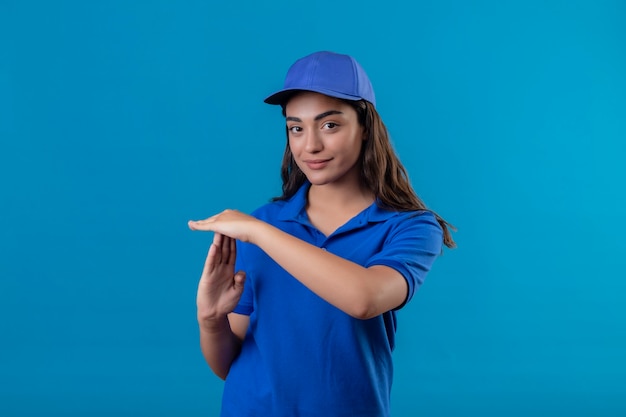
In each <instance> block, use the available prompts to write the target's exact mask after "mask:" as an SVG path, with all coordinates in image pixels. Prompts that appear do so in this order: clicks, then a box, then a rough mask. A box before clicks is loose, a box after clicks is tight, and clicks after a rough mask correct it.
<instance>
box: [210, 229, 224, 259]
mask: <svg viewBox="0 0 626 417" xmlns="http://www.w3.org/2000/svg"><path fill="white" fill-rule="evenodd" d="M223 241H224V235H222V234H221V233H215V234H214V235H213V244H214V245H215V246H216V249H217V254H216V255H215V262H216V263H220V262H222V259H223V255H222V245H223Z"/></svg>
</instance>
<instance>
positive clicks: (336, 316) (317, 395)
mask: <svg viewBox="0 0 626 417" xmlns="http://www.w3.org/2000/svg"><path fill="white" fill-rule="evenodd" d="M309 186H310V184H308V183H306V184H305V185H303V186H302V187H301V188H300V190H299V191H298V192H297V193H296V194H295V195H294V196H293V197H292V198H291V199H289V200H288V201H276V202H273V203H270V204H267V205H265V206H263V207H261V208H259V209H258V210H256V211H255V212H254V213H253V216H255V217H257V218H258V219H260V220H263V221H265V222H267V223H270V224H272V225H274V226H276V227H277V228H279V229H281V230H283V231H285V232H287V233H289V234H291V235H293V236H295V237H297V238H299V239H302V240H304V241H306V242H309V243H311V244H313V245H315V246H318V247H320V248H323V249H325V250H327V251H329V252H331V253H334V254H336V255H338V256H341V257H342V258H345V259H348V260H350V261H352V262H355V263H357V264H359V265H362V266H364V267H370V266H372V265H386V266H389V267H391V268H393V269H395V270H397V271H398V272H400V273H401V274H402V276H403V277H404V278H405V279H406V281H407V284H408V289H409V291H408V297H407V301H408V300H410V299H411V297H412V296H413V294H414V293H415V291H416V290H417V288H418V287H419V286H420V285H421V284H422V282H423V281H424V277H425V276H426V273H427V272H428V271H429V270H430V267H431V265H432V263H433V262H434V260H435V258H436V257H437V256H438V255H439V253H440V252H441V247H442V230H441V227H440V226H439V224H438V222H437V220H436V219H435V217H434V216H433V214H431V213H430V212H427V211H420V212H397V211H389V210H384V209H381V208H380V207H378V205H377V204H376V203H374V204H372V205H371V206H370V207H368V208H367V209H365V210H363V211H362V212H361V213H359V214H358V215H357V216H355V217H354V218H352V219H351V220H349V221H348V222H347V223H346V224H344V225H343V226H341V227H340V228H338V229H337V230H336V231H335V232H333V233H332V234H331V235H330V236H325V235H324V234H323V233H321V232H320V231H319V230H317V229H316V228H315V227H314V226H313V225H311V223H310V222H309V219H308V216H307V214H306V211H305V207H306V199H307V192H308V189H309ZM237 250H238V252H237V265H236V268H237V270H243V271H246V274H247V278H246V283H245V289H244V293H243V295H242V297H241V300H240V302H239V305H238V306H237V307H236V308H235V310H234V311H235V312H236V313H239V314H245V315H249V316H250V326H249V328H248V332H247V334H246V337H245V339H244V342H243V345H242V349H241V353H240V354H239V356H238V357H237V358H236V359H235V361H234V362H233V364H232V366H231V368H230V372H229V374H228V376H227V378H226V383H225V385H224V393H223V397H222V414H221V415H222V416H223V417H227V416H228V417H231V416H232V417H245V416H255V417H258V416H263V417H265V416H268V417H269V416H271V417H296V416H300V417H320V416H321V417H344V416H345V417H347V416H350V417H383V416H388V415H389V399H390V398H389V397H390V391H391V382H392V377H393V366H392V360H391V359H392V358H391V352H392V351H393V349H394V345H395V332H396V312H395V311H388V312H386V313H384V314H381V315H379V316H377V317H374V318H371V319H368V320H359V319H355V318H353V317H351V316H349V315H348V314H346V313H344V312H342V311H341V310H339V309H338V308H336V307H334V306H332V305H331V304H329V303H327V302H326V301H324V300H323V299H322V298H320V297H319V296H317V295H316V294H314V293H313V292H312V291H310V290H309V289H308V288H306V287H305V286H304V285H302V284H301V283H300V282H299V281H298V280H296V279H295V278H293V276H291V275H290V274H288V273H287V272H286V271H285V270H284V269H283V268H282V267H281V266H280V265H278V264H277V263H276V262H274V261H273V260H272V259H271V258H270V257H269V256H267V255H266V254H265V253H264V252H263V251H262V250H261V249H259V248H258V247H257V246H254V245H252V244H247V243H240V242H238V248H237ZM337 279H341V277H340V276H337Z"/></svg>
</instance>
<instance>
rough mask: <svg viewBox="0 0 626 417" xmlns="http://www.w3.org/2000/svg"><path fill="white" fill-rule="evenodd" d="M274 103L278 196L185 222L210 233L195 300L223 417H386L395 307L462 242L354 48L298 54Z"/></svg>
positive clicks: (203, 350) (389, 387)
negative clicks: (424, 183) (280, 146)
mask: <svg viewBox="0 0 626 417" xmlns="http://www.w3.org/2000/svg"><path fill="white" fill-rule="evenodd" d="M265 101H266V102H267V103H270V104H278V105H281V106H282V108H283V113H284V115H285V121H286V124H287V128H286V131H287V146H286V148H285V154H284V157H283V166H282V178H283V194H282V196H280V197H278V198H275V199H274V200H273V201H272V202H271V203H269V204H267V205H264V206H263V207H261V208H259V209H258V210H256V211H255V212H254V213H253V214H252V215H251V216H250V215H246V214H243V213H241V212H238V211H235V210H226V211H223V212H222V213H219V214H217V215H215V216H212V217H209V218H208V219H206V220H201V221H190V222H189V227H190V228H191V229H192V230H203V231H212V232H215V234H214V240H213V244H212V245H211V247H210V249H209V253H208V256H207V258H206V262H205V265H204V270H203V272H202V276H201V278H200V283H199V286H198V295H197V307H198V322H199V326H200V342H201V347H202V352H203V354H204V357H205V358H206V361H207V362H208V364H209V366H210V367H211V369H212V370H213V371H214V372H215V374H217V375H218V376H219V377H221V378H223V379H225V380H226V383H225V386H224V393H223V400H222V416H237V417H242V416H273V417H275V416H285V417H294V416H311V417H320V416H324V417H335V416H336V417H340V416H363V417H366V416H367V417H370V416H371V417H374V416H376V417H380V416H388V415H389V412H390V411H389V397H390V389H391V382H392V371H393V368H392V360H391V352H392V350H393V349H394V344H395V330H396V311H397V310H398V309H399V308H401V307H402V306H403V305H404V304H405V303H406V302H408V301H409V300H410V299H411V297H412V296H413V294H414V292H415V291H416V289H417V288H418V287H419V285H420V284H421V283H422V282H423V280H424V277H425V276H426V273H427V272H428V271H429V270H430V268H431V265H432V263H433V261H434V260H435V258H436V257H437V256H438V255H439V254H440V252H441V250H442V245H443V244H445V245H446V246H448V247H454V242H453V240H452V238H451V236H450V232H449V230H448V227H449V225H448V224H447V223H446V222H445V221H444V220H443V219H441V218H440V217H439V216H437V215H436V214H435V213H433V212H432V211H429V210H427V209H426V207H425V206H424V204H423V203H422V201H421V200H420V199H419V198H418V197H417V195H416V194H415V192H414V191H413V189H412V188H411V186H410V184H409V181H408V179H407V175H406V172H405V169H404V168H403V166H402V164H401V163H400V161H399V160H398V158H397V156H396V155H395V153H394V151H393V149H392V146H391V143H390V141H389V137H388V133H387V130H386V128H385V126H384V124H383V122H382V121H381V119H380V117H379V115H378V113H377V112H376V109H375V105H376V100H375V96H374V91H373V89H372V86H371V84H370V81H369V79H368V77H367V75H366V73H365V72H364V71H363V69H362V68H361V66H360V65H359V64H358V63H357V62H356V61H355V60H354V59H353V58H352V57H350V56H347V55H342V54H336V53H331V52H317V53H314V54H311V55H308V56H306V57H304V58H301V59H299V60H298V61H296V63H294V64H293V65H292V66H291V68H290V69H289V71H288V73H287V76H286V79H285V86H284V89H282V90H280V91H279V92H277V93H275V94H273V95H271V96H269V97H268V98H267V99H266V100H265Z"/></svg>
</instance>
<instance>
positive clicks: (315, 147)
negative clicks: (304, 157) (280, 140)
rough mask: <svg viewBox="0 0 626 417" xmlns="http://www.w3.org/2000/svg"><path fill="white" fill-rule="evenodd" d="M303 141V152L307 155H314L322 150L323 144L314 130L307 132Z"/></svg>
mask: <svg viewBox="0 0 626 417" xmlns="http://www.w3.org/2000/svg"><path fill="white" fill-rule="evenodd" d="M304 140H305V142H304V150H305V151H307V152H308V153H316V152H319V151H321V150H322V149H323V148H324V144H323V143H322V140H321V138H320V137H319V134H318V133H317V132H316V131H315V130H312V129H311V130H309V132H307V135H306V137H305V139H304Z"/></svg>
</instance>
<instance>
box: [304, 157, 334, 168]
mask: <svg viewBox="0 0 626 417" xmlns="http://www.w3.org/2000/svg"><path fill="white" fill-rule="evenodd" d="M328 162H330V159H308V160H305V161H304V163H305V164H306V166H308V167H309V168H310V169H322V168H324V167H325V166H326V165H328Z"/></svg>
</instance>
